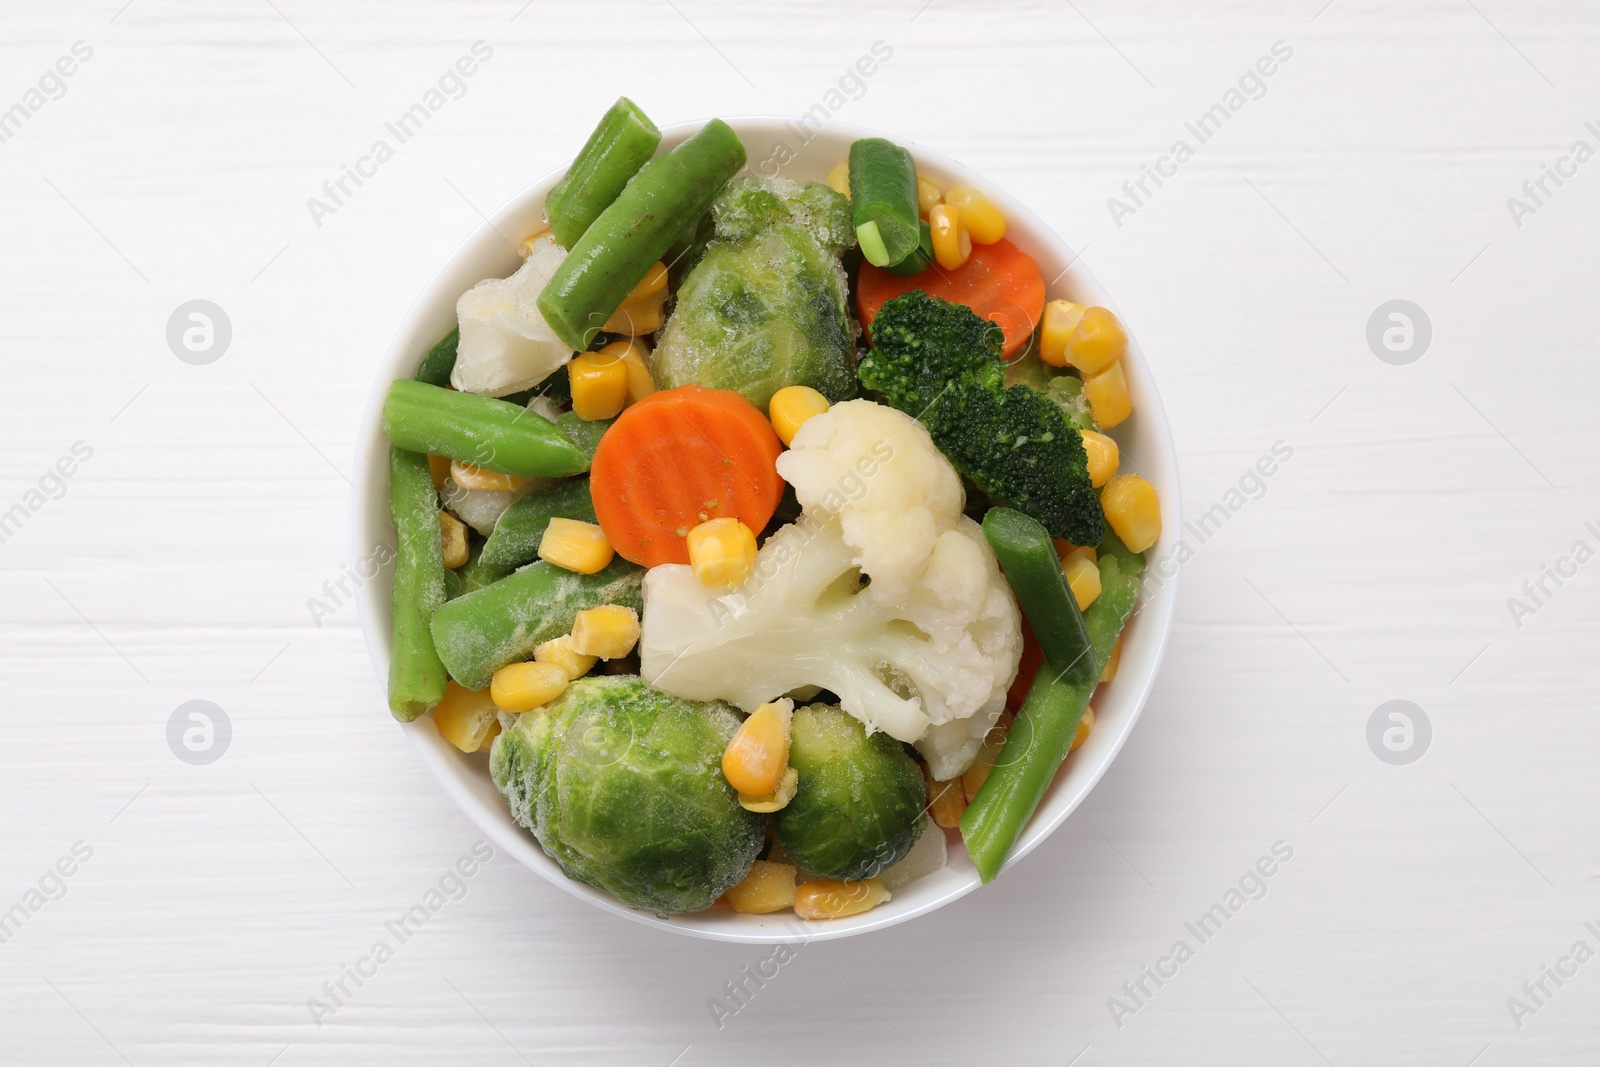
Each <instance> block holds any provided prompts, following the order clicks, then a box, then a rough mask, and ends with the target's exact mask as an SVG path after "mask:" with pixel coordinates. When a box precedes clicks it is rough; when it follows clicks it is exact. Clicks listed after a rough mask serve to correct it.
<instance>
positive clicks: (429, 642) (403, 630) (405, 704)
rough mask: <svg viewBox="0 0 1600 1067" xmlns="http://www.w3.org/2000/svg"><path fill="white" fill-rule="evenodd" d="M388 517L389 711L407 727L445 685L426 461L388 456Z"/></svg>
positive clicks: (438, 545) (441, 580)
mask: <svg viewBox="0 0 1600 1067" xmlns="http://www.w3.org/2000/svg"><path fill="white" fill-rule="evenodd" d="M389 516H390V518H391V519H393V520H394V541H395V560H394V591H393V594H392V595H393V608H392V612H391V614H392V615H393V616H394V649H393V652H392V654H391V656H390V658H389V710H390V711H391V712H393V713H394V717H395V718H397V719H399V720H400V721H401V722H410V721H411V720H412V719H415V718H416V717H417V716H419V715H421V714H422V713H423V712H425V711H427V710H428V709H429V708H431V707H433V706H434V705H435V704H437V703H438V702H439V698H440V697H442V696H444V686H445V682H446V680H447V679H446V677H445V670H444V663H443V662H441V661H440V659H439V653H438V652H437V651H435V649H434V647H433V633H432V630H431V629H430V625H429V624H430V623H431V622H432V620H433V613H434V612H435V611H437V610H438V609H439V607H440V606H441V605H442V604H444V602H445V593H446V590H445V576H444V538H443V537H442V536H441V535H440V533H439V494H438V493H436V492H434V489H433V476H432V475H431V474H429V473H428V457H427V456H425V455H421V454H419V453H416V452H407V451H406V450H405V449H401V448H391V449H390V450H389Z"/></svg>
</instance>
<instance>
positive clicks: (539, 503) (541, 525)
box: [482, 478, 596, 567]
mask: <svg viewBox="0 0 1600 1067" xmlns="http://www.w3.org/2000/svg"><path fill="white" fill-rule="evenodd" d="M557 517H560V518H564V519H581V520H583V521H584V522H594V521H596V520H595V517H594V501H593V500H592V499H591V498H590V496H589V479H587V478H574V479H573V480H572V481H570V482H561V483H560V484H559V485H552V486H551V487H550V488H548V489H540V490H538V491H537V492H533V493H529V494H528V495H527V496H525V497H523V498H522V499H520V500H516V501H513V502H512V504H511V506H510V507H509V508H506V510H505V512H504V513H503V514H501V516H500V519H499V521H498V522H496V523H495V524H494V533H492V534H490V535H489V540H488V541H486V542H485V543H484V546H483V556H482V562H483V564H484V565H485V566H493V567H520V566H522V565H523V564H524V563H532V562H533V561H534V560H536V559H538V558H539V542H541V541H543V540H544V530H545V527H546V526H549V525H550V520H551V519H553V518H557Z"/></svg>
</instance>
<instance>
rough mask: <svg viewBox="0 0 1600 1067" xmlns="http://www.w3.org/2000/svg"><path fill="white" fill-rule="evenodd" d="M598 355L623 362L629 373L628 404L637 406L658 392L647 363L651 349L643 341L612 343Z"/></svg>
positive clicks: (632, 339)
mask: <svg viewBox="0 0 1600 1067" xmlns="http://www.w3.org/2000/svg"><path fill="white" fill-rule="evenodd" d="M596 354H597V355H601V356H616V357H618V358H620V359H621V360H622V363H623V366H624V367H625V368H626V369H627V373H628V388H627V399H626V402H627V403H629V404H637V403H638V402H639V401H641V400H643V399H644V398H645V397H647V396H649V395H650V394H651V393H653V392H655V391H656V382H655V379H654V378H652V377H650V367H649V365H648V364H647V363H645V357H646V356H648V355H649V354H650V349H649V347H648V346H646V345H645V343H644V342H643V341H641V340H639V339H638V338H636V337H634V338H629V339H628V340H626V341H612V342H611V343H610V344H608V345H606V346H605V347H604V348H602V349H601V350H600V351H599V352H598V353H596Z"/></svg>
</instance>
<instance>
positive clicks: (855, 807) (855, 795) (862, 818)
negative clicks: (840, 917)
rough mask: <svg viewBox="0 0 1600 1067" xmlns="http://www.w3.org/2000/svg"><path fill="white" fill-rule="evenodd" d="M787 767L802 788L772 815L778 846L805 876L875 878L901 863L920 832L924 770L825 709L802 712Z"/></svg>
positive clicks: (889, 741)
mask: <svg viewBox="0 0 1600 1067" xmlns="http://www.w3.org/2000/svg"><path fill="white" fill-rule="evenodd" d="M790 731H791V739H790V742H789V765H790V766H792V767H794V769H795V770H797V771H799V772H800V787H799V789H798V790H796V792H795V795H794V799H793V800H791V801H790V802H789V806H788V807H786V808H784V809H783V810H782V811H780V812H778V813H777V814H776V815H774V816H773V817H772V818H773V823H774V826H775V827H776V829H777V836H778V843H779V844H780V845H782V846H783V850H784V851H785V852H787V853H788V854H789V857H790V858H791V859H792V860H794V861H795V863H797V864H798V865H799V866H800V868H801V869H802V870H805V871H809V872H810V873H812V874H815V875H819V876H821V877H823V878H837V879H840V880H844V881H854V880H856V879H860V878H871V877H872V876H873V875H875V874H877V873H878V872H879V871H883V870H886V869H887V868H889V867H892V866H894V865H895V864H896V863H898V862H900V860H901V858H903V857H904V856H905V854H906V853H907V852H909V851H911V846H912V845H913V844H915V843H916V840H917V834H918V832H919V831H921V829H922V823H923V820H924V819H925V818H926V816H924V814H923V810H924V807H925V805H926V802H927V796H926V792H925V789H924V786H923V784H922V771H921V770H920V769H919V768H918V767H917V762H916V760H914V759H912V758H911V757H910V756H909V755H907V754H906V750H905V748H904V747H903V746H902V745H901V744H900V742H898V741H896V740H895V739H894V738H892V737H890V736H889V735H888V734H885V733H881V732H880V733H875V734H873V735H872V736H870V737H869V736H867V731H866V728H865V727H863V726H862V725H861V723H860V722H859V721H858V720H857V719H855V718H854V717H853V716H851V715H849V714H848V713H846V712H844V711H842V710H840V709H839V708H837V707H833V706H832V705H828V704H812V705H810V706H809V707H804V708H800V709H798V710H797V711H796V712H795V713H794V721H793V723H792V724H791V726H790Z"/></svg>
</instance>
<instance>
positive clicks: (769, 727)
mask: <svg viewBox="0 0 1600 1067" xmlns="http://www.w3.org/2000/svg"><path fill="white" fill-rule="evenodd" d="M793 716H794V701H792V700H790V699H788V698H787V697H785V698H784V699H782V700H775V701H773V702H772V703H770V704H763V705H761V706H760V707H759V708H757V709H756V710H755V711H752V712H751V713H750V714H749V716H748V717H747V718H746V719H745V720H744V722H742V723H740V724H739V729H738V732H736V733H735V734H734V735H733V740H731V741H729V742H728V747H727V748H725V749H723V751H722V776H723V777H724V778H726V779H727V780H728V784H729V785H731V786H733V788H734V789H736V790H738V791H739V792H741V793H744V794H745V795H747V796H752V797H759V796H765V795H766V794H768V793H771V792H774V791H776V790H777V788H778V786H780V785H782V784H783V772H784V769H785V768H787V767H788V766H789V722H790V720H791V719H792V718H793Z"/></svg>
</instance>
